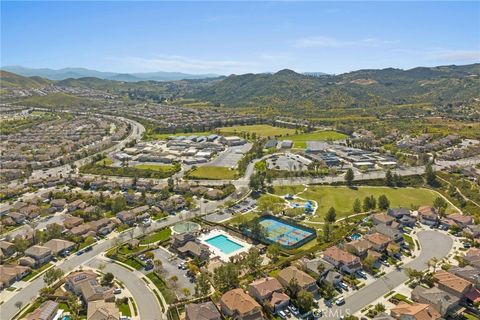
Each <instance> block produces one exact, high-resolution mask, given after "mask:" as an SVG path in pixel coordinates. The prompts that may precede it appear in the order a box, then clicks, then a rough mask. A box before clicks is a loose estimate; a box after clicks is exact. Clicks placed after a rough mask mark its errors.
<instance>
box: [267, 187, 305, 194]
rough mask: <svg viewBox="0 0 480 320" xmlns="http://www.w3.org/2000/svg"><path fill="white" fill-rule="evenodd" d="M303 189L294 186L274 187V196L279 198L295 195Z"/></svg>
mask: <svg viewBox="0 0 480 320" xmlns="http://www.w3.org/2000/svg"><path fill="white" fill-rule="evenodd" d="M303 189H305V187H304V186H299V185H294V186H276V187H275V190H274V194H276V195H279V196H284V195H286V194H296V193H299V192H301V191H303Z"/></svg>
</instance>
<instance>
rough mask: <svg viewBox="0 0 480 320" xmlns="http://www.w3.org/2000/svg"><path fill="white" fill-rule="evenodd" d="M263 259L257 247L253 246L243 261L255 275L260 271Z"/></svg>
mask: <svg viewBox="0 0 480 320" xmlns="http://www.w3.org/2000/svg"><path fill="white" fill-rule="evenodd" d="M262 261H263V259H262V256H261V255H260V251H258V249H256V248H252V249H250V251H248V254H247V256H246V257H245V259H244V260H243V263H244V265H245V267H247V269H248V271H249V273H250V274H253V275H255V274H257V273H258V272H259V271H260V267H261V265H262Z"/></svg>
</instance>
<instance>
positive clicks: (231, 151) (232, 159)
mask: <svg viewBox="0 0 480 320" xmlns="http://www.w3.org/2000/svg"><path fill="white" fill-rule="evenodd" d="M251 147H252V144H251V143H246V144H244V145H241V146H232V147H228V148H227V149H226V150H225V151H224V152H222V153H220V154H219V155H218V156H217V157H216V158H215V159H213V160H212V161H210V162H209V163H207V165H209V166H217V167H227V168H235V167H236V166H237V163H238V161H240V159H242V157H243V155H244V154H245V153H247V152H248V150H250V148H251Z"/></svg>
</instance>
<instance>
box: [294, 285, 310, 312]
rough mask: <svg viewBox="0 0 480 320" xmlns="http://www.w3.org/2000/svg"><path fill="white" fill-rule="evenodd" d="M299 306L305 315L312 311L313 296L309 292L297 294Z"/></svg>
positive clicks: (304, 291)
mask: <svg viewBox="0 0 480 320" xmlns="http://www.w3.org/2000/svg"><path fill="white" fill-rule="evenodd" d="M296 302H297V306H298V308H299V309H300V311H302V312H303V313H305V312H308V311H310V309H312V306H313V303H314V300H313V294H312V293H311V292H308V291H307V290H304V289H302V290H300V291H299V292H298V294H297V299H296Z"/></svg>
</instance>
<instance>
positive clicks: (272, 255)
mask: <svg viewBox="0 0 480 320" xmlns="http://www.w3.org/2000/svg"><path fill="white" fill-rule="evenodd" d="M267 257H268V258H269V259H270V260H272V261H273V262H277V261H278V259H279V257H280V246H279V245H278V244H276V243H272V244H271V245H269V246H268V248H267Z"/></svg>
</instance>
